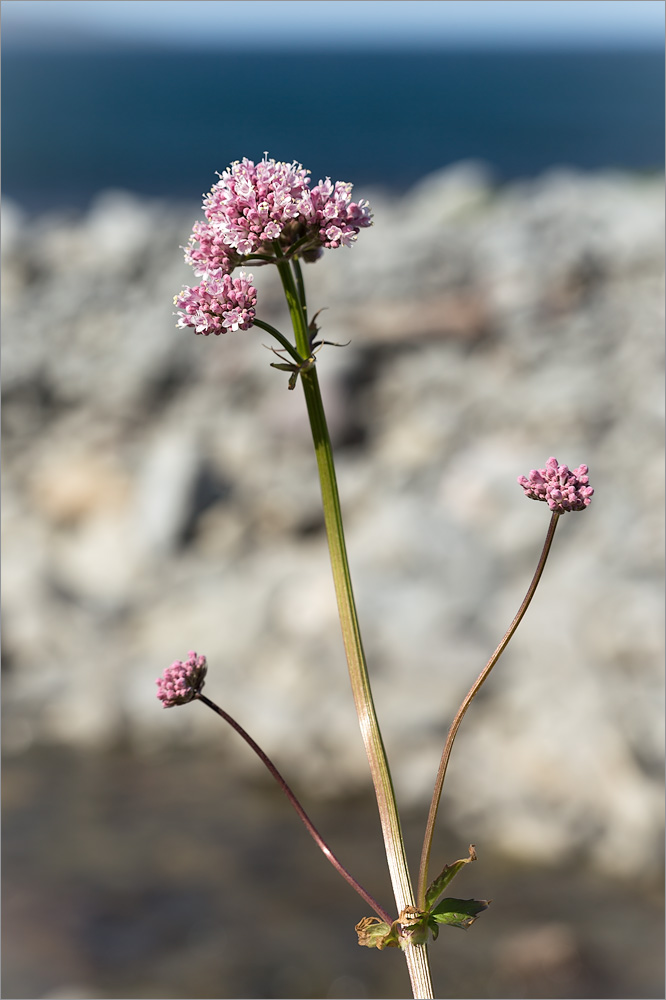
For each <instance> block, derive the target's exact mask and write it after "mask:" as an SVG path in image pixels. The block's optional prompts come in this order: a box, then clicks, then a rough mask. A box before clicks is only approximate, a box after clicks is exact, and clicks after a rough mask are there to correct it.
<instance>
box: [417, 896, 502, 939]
mask: <svg viewBox="0 0 666 1000" xmlns="http://www.w3.org/2000/svg"><path fill="white" fill-rule="evenodd" d="M490 902H491V900H489V899H453V898H452V897H450V896H447V898H446V899H443V900H442V901H441V902H440V903H439V904H438V905H437V906H436V907H435V909H434V910H433V911H432V913H431V914H430V917H429V920H428V923H429V924H430V927H431V929H432V932H433V937H436V936H437V935H436V934H435V927H436V926H437V924H449V925H450V926H451V927H462V928H463V929H464V930H466V929H467V928H468V927H471V926H472V924H473V923H474V921H475V920H476V918H477V917H478V915H479V913H482V912H483V911H484V910H487V909H488V907H489V906H490ZM433 924H434V926H433Z"/></svg>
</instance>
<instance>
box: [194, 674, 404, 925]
mask: <svg viewBox="0 0 666 1000" xmlns="http://www.w3.org/2000/svg"><path fill="white" fill-rule="evenodd" d="M196 697H197V698H198V699H199V701H202V702H203V703H204V705H208V707H209V708H211V709H212V710H213V711H214V712H217V714H218V715H219V716H221V718H223V719H224V721H225V722H228V723H229V725H230V726H231V728H232V729H235V730H236V732H237V733H238V735H239V736H242V738H243V739H244V740H245V742H246V743H247V744H248V746H250V747H251V748H252V749H253V750H254V752H255V753H256V755H257V757H259V759H260V760H261V761H262V763H264V764H265V765H266V767H267V768H268V770H269V771H270V772H271V774H272V775H273V777H274V778H275V780H276V781H277V783H278V785H279V786H280V788H281V789H282V791H283V792H284V794H285V795H286V796H287V798H288V799H289V801H290V802H291V804H292V806H293V807H294V809H295V810H296V812H297V813H298V815H299V816H300V818H301V819H302V821H303V823H304V825H305V828H306V830H307V831H308V833H309V834H310V836H311V837H312V839H313V840H314V842H315V844H316V845H317V847H318V848H319V850H320V851H321V852H322V854H323V855H324V857H325V858H326V859H327V860H328V861H330V862H331V864H332V865H333V867H334V868H335V870H336V871H337V872H339V873H340V875H342V877H343V879H344V880H345V881H346V882H348V883H349V885H350V886H351V887H352V889H354V890H355V891H356V892H357V893H358V894H359V896H361V898H362V899H364V900H365V902H366V903H367V904H368V906H371V907H372V909H373V910H374V911H375V913H376V914H377V915H378V916H379V917H381V919H382V920H383V921H384V922H385V923H387V924H388V925H389V927H390V926H391V924H392V922H393V918H392V917H391V916H390V915H389V914H388V913H387V912H386V910H384V909H383V908H382V907H381V906H380V905H379V903H378V902H377V901H376V900H375V899H373V897H372V896H371V895H370V893H369V892H367V891H366V890H365V889H364V888H363V886H362V885H361V884H360V883H359V882H357V881H356V879H355V878H354V876H353V875H352V874H351V873H350V872H348V871H347V869H346V868H345V867H344V865H343V864H342V863H341V862H340V861H338V859H337V858H336V856H335V854H334V853H333V851H332V850H331V849H330V847H329V846H328V844H327V843H326V841H325V840H324V838H323V837H322V836H321V834H320V833H319V831H318V830H317V828H316V827H315V825H314V823H313V822H312V820H311V819H310V817H309V816H308V814H307V813H306V811H305V809H304V808H303V806H302V805H301V803H300V802H299V801H298V799H297V798H296V795H295V794H294V792H293V791H292V790H291V788H290V787H289V785H288V784H287V782H286V781H285V780H284V778H283V777H282V775H281V774H280V772H279V771H278V769H277V767H276V766H275V764H274V763H273V761H272V760H271V759H270V757H268V756H267V755H266V754H265V753H264V751H263V750H262V749H261V747H260V746H259V744H258V743H255V741H254V740H253V739H252V737H251V736H250V734H249V733H246V732H245V730H244V729H243V727H242V726H241V725H239V723H238V722H236V720H235V719H233V718H232V717H231V716H230V715H229V714H228V713H227V712H225V711H224V709H223V708H220V707H219V705H216V704H215V702H214V701H211V700H210V698H207V697H206V696H205V695H204V694H201V693H199V694H197V695H196Z"/></svg>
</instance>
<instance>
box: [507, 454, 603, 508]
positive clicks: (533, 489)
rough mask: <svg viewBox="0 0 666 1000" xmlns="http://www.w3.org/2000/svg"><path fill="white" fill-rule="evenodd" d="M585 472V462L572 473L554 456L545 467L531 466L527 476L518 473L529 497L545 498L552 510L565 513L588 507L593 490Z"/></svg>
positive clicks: (533, 498) (532, 498)
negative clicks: (535, 467) (534, 467)
mask: <svg viewBox="0 0 666 1000" xmlns="http://www.w3.org/2000/svg"><path fill="white" fill-rule="evenodd" d="M587 472H588V469H587V466H586V465H579V466H578V468H577V469H574V470H573V472H572V471H571V469H569V467H568V466H566V465H558V463H557V459H556V458H549V459H548V461H547V462H546V468H545V469H532V471H531V472H530V474H529V478H528V477H526V476H518V482H519V483H520V485H521V486H522V488H523V489H524V490H525V496H528V497H529V498H530V500H545V502H546V503H547V504H548V506H549V507H550V509H551V510H552V511H553V513H555V514H565V513H566V512H567V511H573V510H585V508H586V507H589V505H590V503H591V500H592V494H593V493H594V490H593V489H592V487H591V486H590V485H589V483H590V480H589V477H588V475H587Z"/></svg>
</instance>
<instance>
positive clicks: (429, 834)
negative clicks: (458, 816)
mask: <svg viewBox="0 0 666 1000" xmlns="http://www.w3.org/2000/svg"><path fill="white" fill-rule="evenodd" d="M559 516H560V515H559V514H553V515H552V516H551V519H550V524H549V525H548V532H547V534H546V540H545V542H544V544H543V549H542V550H541V555H540V556H539V562H538V564H537V568H536V570H535V572H534V576H533V577H532V582H531V583H530V585H529V587H528V588H527V593H526V594H525V597H524V598H523V602H522V604H521V605H520V607H519V608H518V611H517V612H516V616H515V618H514V619H513V621H512V622H511V624H510V625H509V627H508V629H507V630H506V632H505V633H504V635H503V637H502V640H501V642H500V644H499V645H498V647H497V649H496V650H495V652H494V653H493V655H492V656H491V657H490V659H489V660H488V662H487V663H486V665H485V667H484V668H483V670H482V671H481V673H480V674H479V676H478V677H477V679H476V680H475V681H474V684H473V685H472V687H471V688H470V689H469V691H468V692H467V695H466V697H465V699H464V701H463V703H462V705H461V706H460V708H459V709H458V712H457V714H456V717H455V719H454V720H453V722H452V723H451V728H450V729H449V732H448V736H447V737H446V743H445V744H444V750H443V751H442V758H441V760H440V762H439V770H438V772H437V778H436V779H435V789H434V791H433V793H432V801H431V803H430V812H429V813H428V822H427V824H426V831H425V836H424V838H423V851H422V853H421V865H420V868H419V891H418V897H417V899H418V905H419V906H420V907H421V909H424V908H425V896H426V892H427V890H428V868H429V865H430V851H431V848H432V838H433V834H434V831H435V821H436V819H437V811H438V809H439V802H440V799H441V797H442V788H443V786H444V778H445V776H446V769H447V767H448V764H449V758H450V756H451V750H452V748H453V741H454V740H455V738H456V734H457V732H458V730H459V728H460V723H461V722H462V720H463V718H464V717H465V712H466V711H467V709H468V708H469V706H470V705H471V703H472V701H473V699H474V698H475V697H476V695H477V694H478V692H479V691H480V689H481V686H482V685H483V683H484V681H485V680H486V678H487V677H488V674H489V673H490V671H491V670H492V669H493V667H494V666H495V664H496V663H497V661H498V660H499V658H500V656H501V655H502V653H503V652H504V650H505V649H506V647H507V646H508V644H509V642H510V640H511V637H512V636H513V633H514V632H515V631H516V629H517V628H518V626H519V625H520V623H521V621H522V620H523V617H524V615H525V612H526V611H527V609H528V607H529V605H530V601H531V600H532V598H533V597H534V593H535V591H536V589H537V587H538V585H539V580H540V579H541V574H542V573H543V570H544V566H545V565H546V560H547V558H548V553H549V552H550V547H551V545H552V542H553V536H554V534H555V528H556V527H557V521H558V518H559Z"/></svg>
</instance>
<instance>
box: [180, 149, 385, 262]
mask: <svg viewBox="0 0 666 1000" xmlns="http://www.w3.org/2000/svg"><path fill="white" fill-rule="evenodd" d="M219 176H220V179H219V181H218V182H217V184H214V185H213V187H212V188H211V190H210V192H209V193H208V194H207V195H206V197H205V198H204V203H203V209H204V213H205V215H206V219H207V221H206V222H197V223H195V224H194V227H193V230H192V236H191V237H190V241H189V245H188V247H187V249H186V251H185V259H186V260H187V262H188V263H189V264H192V266H193V267H195V268H196V272H197V274H199V275H201V276H202V277H204V276H206V275H208V274H210V273H211V272H213V273H224V274H229V273H231V271H233V269H234V267H236V266H237V265H238V264H239V263H241V262H242V259H243V257H247V256H248V255H250V254H257V253H261V254H268V255H269V256H271V257H272V256H273V255H274V252H275V247H274V243H275V241H277V242H278V243H279V244H280V248H281V250H282V252H283V253H284V252H288V251H289V250H290V249H291V248H292V247H293V246H295V244H296V243H298V244H299V252H300V253H301V254H302V255H303V256H305V257H306V259H308V258H311V257H312V256H314V257H316V256H318V255H319V254H320V253H321V250H322V248H324V247H329V248H335V247H339V246H350V244H351V243H353V242H354V240H355V239H356V237H357V235H358V232H359V230H360V229H362V228H364V227H366V226H370V225H372V213H371V211H370V206H369V205H368V203H367V201H363V200H361V201H358V202H356V201H352V195H351V192H352V185H351V184H346V183H344V182H342V181H336V182H335V183H333V182H332V181H331V180H330V178H328V177H327V178H326V180H325V181H320V182H319V184H317V185H316V186H315V187H314V188H312V190H311V189H310V175H309V171H308V170H305V169H304V168H303V167H302V166H301V164H300V163H296V162H295V161H294V162H293V163H281V162H278V161H276V160H269V159H268V158H267V156H266V155H264V159H263V160H261V161H260V162H259V163H256V164H255V163H254V162H253V161H252V160H248V159H243V160H240V161H236V162H235V163H232V164H231V166H230V167H229V168H228V169H227V170H225V171H224V173H222V174H220V175H219ZM197 243H198V244H199V246H198V247H197V246H196V244H197Z"/></svg>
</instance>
